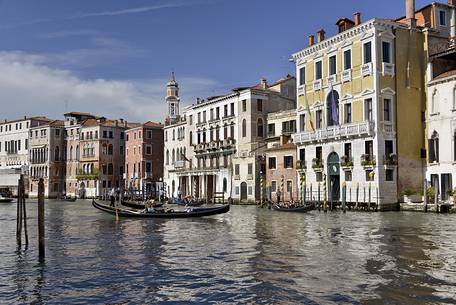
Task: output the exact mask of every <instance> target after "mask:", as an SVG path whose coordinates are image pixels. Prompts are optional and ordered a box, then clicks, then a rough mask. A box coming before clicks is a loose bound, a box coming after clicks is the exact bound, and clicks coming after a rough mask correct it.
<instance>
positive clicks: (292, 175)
mask: <svg viewBox="0 0 456 305" xmlns="http://www.w3.org/2000/svg"><path fill="white" fill-rule="evenodd" d="M267 122H268V127H267V139H266V142H267V149H266V151H265V156H266V188H265V193H266V194H267V198H268V199H269V200H271V201H272V202H278V201H279V199H280V201H281V202H290V201H298V200H300V199H301V197H300V193H299V190H298V183H299V177H298V173H297V168H298V162H297V161H296V160H297V158H296V145H295V144H294V143H292V139H291V135H292V134H294V133H296V109H293V110H288V111H280V112H275V113H270V114H269V115H268V116H267Z"/></svg>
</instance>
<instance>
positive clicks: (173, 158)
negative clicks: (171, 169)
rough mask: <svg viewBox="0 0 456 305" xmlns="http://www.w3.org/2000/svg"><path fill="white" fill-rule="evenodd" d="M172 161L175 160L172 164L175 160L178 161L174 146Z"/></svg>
mask: <svg viewBox="0 0 456 305" xmlns="http://www.w3.org/2000/svg"><path fill="white" fill-rule="evenodd" d="M171 161H172V162H173V163H172V164H174V162H176V152H175V151H174V148H173V153H172V158H171Z"/></svg>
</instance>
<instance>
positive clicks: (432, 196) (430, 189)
mask: <svg viewBox="0 0 456 305" xmlns="http://www.w3.org/2000/svg"><path fill="white" fill-rule="evenodd" d="M435 193H436V192H435V188H434V187H433V186H430V187H428V188H427V190H426V196H427V197H428V203H430V204H433V203H434V202H435Z"/></svg>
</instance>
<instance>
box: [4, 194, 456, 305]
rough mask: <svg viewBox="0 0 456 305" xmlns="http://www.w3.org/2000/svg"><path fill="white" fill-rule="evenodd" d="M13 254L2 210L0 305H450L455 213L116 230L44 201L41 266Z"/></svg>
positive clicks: (121, 225) (237, 214) (455, 287)
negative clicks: (175, 304)
mask: <svg viewBox="0 0 456 305" xmlns="http://www.w3.org/2000/svg"><path fill="white" fill-rule="evenodd" d="M28 209H29V211H28V215H29V220H28V225H29V235H30V241H31V244H30V248H29V250H27V251H25V252H24V251H21V252H16V245H15V217H16V213H15V205H14V204H13V205H0V303H2V304H3V303H6V304H11V303H32V302H33V303H36V304H63V303H72V304H73V303H76V304H78V303H79V304H82V303H133V304H136V303H160V302H185V303H194V304H202V303H231V304H235V303H251V304H252V303H254V304H271V303H276V304H277V303H280V304H297V303H301V304H302V303H304V304H454V303H456V215H437V214H416V213H414V214H411V213H375V214H374V213H372V214H368V213H347V214H340V213H328V214H324V213H318V212H311V213H308V214H288V213H279V212H273V211H267V210H258V209H256V208H254V207H237V206H234V207H232V209H231V211H230V213H228V214H225V215H220V216H215V217H210V218H204V219H188V220H187V219H181V220H133V219H132V220H128V219H122V220H121V221H120V222H118V223H116V222H115V219H114V218H113V217H112V216H110V215H105V214H102V213H101V212H99V211H97V210H95V209H93V208H92V207H91V205H90V202H88V201H87V202H86V201H79V202H76V203H68V202H65V203H60V202H55V201H54V202H52V201H51V202H49V203H48V205H47V209H46V222H47V223H46V241H47V245H46V246H47V249H46V251H47V252H46V254H47V257H46V262H45V263H44V264H39V263H38V259H37V257H38V255H37V242H36V241H37V238H36V231H37V230H36V224H37V218H36V204H34V203H30V204H29V205H28Z"/></svg>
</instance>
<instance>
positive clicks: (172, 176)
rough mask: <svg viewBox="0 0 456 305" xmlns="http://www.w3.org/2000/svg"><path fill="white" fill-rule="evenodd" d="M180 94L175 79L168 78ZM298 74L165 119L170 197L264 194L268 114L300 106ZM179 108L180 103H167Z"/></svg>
mask: <svg viewBox="0 0 456 305" xmlns="http://www.w3.org/2000/svg"><path fill="white" fill-rule="evenodd" d="M170 87H172V88H175V90H171V93H172V94H174V95H176V96H178V87H177V84H176V83H175V82H173V81H172V82H170V83H168V97H167V101H168V104H170V101H171V103H174V101H175V99H174V98H173V99H169V93H170ZM294 96H295V79H294V78H293V77H291V76H287V77H286V78H284V79H281V80H280V81H278V82H276V83H274V84H272V85H268V84H267V82H266V80H262V82H261V83H260V84H258V85H255V86H253V87H243V88H236V89H234V90H233V92H231V93H229V94H226V95H223V96H217V97H210V98H208V99H207V100H197V103H196V104H194V105H191V106H189V107H187V108H186V109H185V110H184V111H183V113H182V114H181V115H178V116H176V117H174V118H173V116H172V113H171V112H170V113H168V118H167V122H166V124H165V128H164V130H165V131H164V132H165V150H164V153H165V156H164V159H165V167H164V181H165V184H166V185H167V186H168V188H167V190H168V193H169V196H170V197H175V196H177V195H178V193H181V194H182V195H192V196H194V197H196V198H205V199H208V200H211V199H212V198H213V197H214V195H216V193H219V194H218V195H219V196H220V193H223V196H224V198H225V199H227V198H230V197H231V198H233V199H234V200H235V201H242V202H255V200H259V195H260V188H259V179H260V172H261V171H263V173H264V164H265V162H264V150H265V148H266V144H265V138H266V116H267V114H268V113H270V112H275V111H278V110H282V109H291V108H294V107H295V98H294ZM168 108H169V109H174V108H175V107H168Z"/></svg>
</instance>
